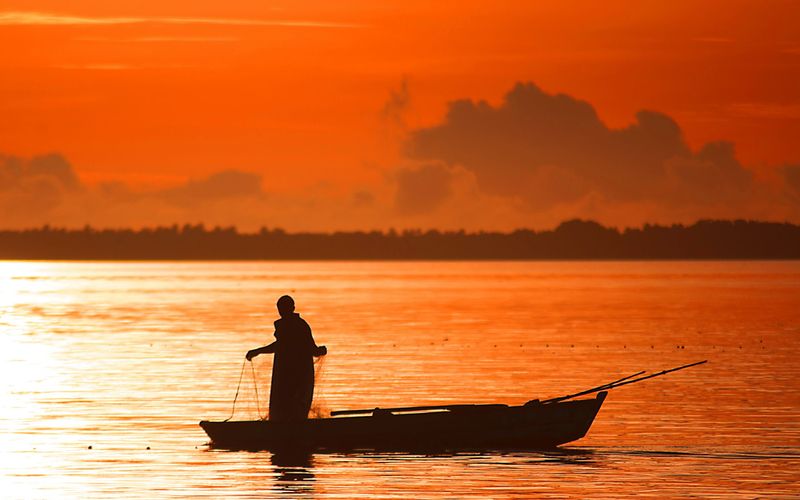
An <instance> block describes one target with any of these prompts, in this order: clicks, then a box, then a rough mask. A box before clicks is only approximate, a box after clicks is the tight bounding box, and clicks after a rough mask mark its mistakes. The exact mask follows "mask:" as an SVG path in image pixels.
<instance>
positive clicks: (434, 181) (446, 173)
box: [395, 164, 454, 215]
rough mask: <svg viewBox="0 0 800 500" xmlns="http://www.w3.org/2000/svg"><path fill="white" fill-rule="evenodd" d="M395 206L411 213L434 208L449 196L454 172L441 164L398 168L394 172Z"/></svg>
mask: <svg viewBox="0 0 800 500" xmlns="http://www.w3.org/2000/svg"><path fill="white" fill-rule="evenodd" d="M395 178H396V181H397V191H396V193H395V208H396V209H397V211H398V212H399V213H400V214H404V215H413V214H419V213H427V212H430V211H433V210H435V209H436V208H438V207H439V206H441V205H442V203H443V202H444V201H445V200H446V199H447V198H448V197H449V196H450V193H451V187H452V183H453V178H454V173H453V171H452V168H450V167H447V166H445V165H441V164H429V165H422V166H419V167H406V168H400V169H398V170H397V171H396V173H395Z"/></svg>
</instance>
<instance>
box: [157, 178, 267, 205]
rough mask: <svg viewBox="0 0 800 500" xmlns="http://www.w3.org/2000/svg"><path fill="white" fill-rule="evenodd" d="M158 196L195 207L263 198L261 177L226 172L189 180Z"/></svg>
mask: <svg viewBox="0 0 800 500" xmlns="http://www.w3.org/2000/svg"><path fill="white" fill-rule="evenodd" d="M156 194H157V196H160V197H163V198H164V199H166V200H168V201H170V202H172V203H175V204H178V205H193V204H196V203H197V202H198V200H203V201H205V202H209V201H219V200H227V199H232V198H241V197H245V198H246V197H252V198H261V197H263V196H264V191H262V189H261V176H260V175H258V174H253V173H249V172H239V171H236V170H226V171H223V172H217V173H215V174H212V175H210V176H208V177H206V178H204V179H197V180H189V181H188V182H187V183H186V184H184V185H182V186H179V187H176V188H172V189H167V190H164V191H161V192H158V193H156Z"/></svg>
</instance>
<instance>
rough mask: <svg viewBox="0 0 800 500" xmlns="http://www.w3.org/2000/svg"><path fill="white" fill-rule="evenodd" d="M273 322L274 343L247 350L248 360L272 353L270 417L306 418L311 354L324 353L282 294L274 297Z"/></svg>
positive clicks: (311, 379) (310, 394) (311, 378)
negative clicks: (277, 314) (276, 309)
mask: <svg viewBox="0 0 800 500" xmlns="http://www.w3.org/2000/svg"><path fill="white" fill-rule="evenodd" d="M278 313H279V314H280V315H281V318H280V319H279V320H276V321H275V339H276V340H275V342H273V343H271V344H269V345H266V346H264V347H259V348H257V349H251V350H249V351H247V356H246V357H247V360H248V361H250V360H252V359H253V358H254V357H256V356H258V355H259V354H265V353H275V361H274V363H273V365H272V385H271V388H270V394H269V419H270V420H303V419H306V418H308V412H309V410H310V409H311V401H312V399H313V398H314V357H315V356H324V355H326V354H327V353H328V349H327V348H326V347H325V346H317V344H316V343H315V342H314V337H313V336H312V335H311V327H310V326H308V323H306V321H305V320H304V319H303V318H301V317H300V315H299V314H297V313H296V312H294V299H292V298H291V297H290V296H288V295H284V296H283V297H281V298H280V299H278Z"/></svg>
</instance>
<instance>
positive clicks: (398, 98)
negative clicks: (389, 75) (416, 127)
mask: <svg viewBox="0 0 800 500" xmlns="http://www.w3.org/2000/svg"><path fill="white" fill-rule="evenodd" d="M410 103H411V95H410V94H409V91H408V79H406V78H403V80H402V81H401V82H400V88H398V89H397V90H392V91H391V92H390V93H389V99H388V100H387V101H386V103H385V104H384V105H383V109H382V110H381V116H382V117H383V118H384V119H385V120H388V121H390V122H391V123H393V124H395V125H398V126H400V127H402V128H405V119H404V117H403V115H404V114H405V112H406V111H407V110H408V107H409V104H410Z"/></svg>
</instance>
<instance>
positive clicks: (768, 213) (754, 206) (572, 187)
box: [0, 83, 800, 231]
mask: <svg viewBox="0 0 800 500" xmlns="http://www.w3.org/2000/svg"><path fill="white" fill-rule="evenodd" d="M408 103H409V92H408V87H407V85H406V84H405V83H404V84H403V86H402V87H401V89H400V91H398V92H396V93H394V94H393V95H392V97H391V99H390V101H389V103H387V106H386V109H384V110H383V111H382V113H383V114H384V115H388V116H389V117H390V118H391V119H392V120H395V121H398V122H402V120H403V118H402V111H403V110H404V109H405V108H407V107H408ZM403 152H404V155H405V158H406V161H405V165H403V166H401V167H397V168H395V169H393V170H392V171H390V172H388V175H387V176H386V179H387V182H386V183H385V185H374V186H369V187H366V188H365V186H362V187H360V188H359V189H358V190H356V191H354V192H350V193H339V194H336V195H334V194H331V193H330V192H326V191H325V190H324V189H322V190H317V191H314V190H311V191H307V192H306V193H304V194H299V195H292V196H290V195H278V194H276V193H271V192H270V191H269V187H268V186H267V187H266V189H265V188H264V186H263V185H262V178H261V176H260V175H258V174H254V173H248V172H241V171H235V170H227V171H221V172H218V173H215V174H212V175H209V176H207V177H202V178H195V179H191V180H189V181H187V182H185V183H184V184H182V185H179V186H174V187H171V188H167V189H153V190H134V189H131V188H130V187H129V186H127V185H125V184H122V183H108V184H102V185H99V186H87V185H85V184H83V183H82V182H81V181H80V179H79V178H78V176H77V175H76V173H75V171H74V170H73V168H72V166H71V165H70V164H69V162H68V161H67V159H66V158H64V157H63V156H61V155H59V154H48V155H42V156H36V157H33V158H29V159H23V158H18V157H13V156H3V155H2V154H0V215H1V216H2V220H0V228H23V227H34V226H41V225H43V224H50V225H52V226H64V227H76V226H77V227H80V226H83V225H84V224H91V225H93V226H96V227H122V226H131V227H142V226H148V225H150V226H154V225H161V224H171V223H178V224H184V223H195V224H196V223H200V222H202V223H205V224H207V225H236V226H238V227H239V228H241V229H244V230H255V229H258V228H259V227H262V226H268V227H284V228H286V229H289V230H294V231H297V230H338V229H350V230H352V229H373V228H374V229H386V228H389V227H397V228H409V227H436V228H441V229H460V228H464V229H468V230H479V229H489V230H496V229H500V230H509V229H513V228H519V227H533V228H544V227H555V226H556V225H558V223H560V222H561V221H564V220H567V219H573V218H576V217H582V218H591V219H595V220H598V221H599V222H602V223H604V224H607V225H617V226H620V225H623V226H624V225H629V226H630V225H635V226H638V225H640V224H642V223H645V222H656V223H672V222H681V223H690V222H693V221H695V220H698V219H705V218H728V219H738V218H749V219H762V220H777V221H783V220H787V221H792V222H798V221H800V166H798V165H794V166H792V165H789V166H783V167H780V168H776V169H774V170H773V172H774V174H775V175H774V179H772V180H771V181H767V180H764V179H759V178H757V177H756V176H755V175H754V174H753V172H752V171H751V170H750V169H748V168H746V167H745V166H743V165H742V164H741V163H740V162H739V161H738V160H737V158H736V156H735V152H734V147H733V144H731V143H728V142H712V143H708V144H706V145H704V146H702V147H701V148H699V149H698V150H692V149H691V148H690V147H689V146H688V145H687V143H686V141H685V140H684V138H683V135H682V132H681V129H680V127H679V126H678V124H677V123H675V121H674V120H672V119H671V118H670V117H669V116H666V115H664V114H662V113H657V112H653V111H641V112H639V113H638V114H637V115H636V117H635V121H634V122H633V123H632V124H630V125H629V126H627V127H624V128H618V129H615V128H610V127H608V126H606V125H605V124H604V123H603V122H602V121H601V120H600V119H599V117H598V115H597V113H596V112H595V110H594V108H593V107H592V106H591V105H590V104H589V103H587V102H585V101H581V100H578V99H575V98H573V97H571V96H568V95H564V94H548V93H546V92H544V91H542V90H541V89H539V88H538V87H537V86H535V85H534V84H532V83H525V84H518V85H516V86H515V87H514V88H513V89H512V90H511V91H510V92H509V93H508V94H507V95H506V96H505V98H504V99H503V101H502V102H501V103H500V104H499V105H492V104H489V103H487V102H485V101H477V102H476V101H471V100H459V101H455V102H453V103H451V104H450V106H449V110H448V112H447V115H446V116H445V118H444V120H443V121H442V123H440V124H438V125H436V126H432V127H428V128H421V129H416V130H411V131H410V132H408V134H407V136H406V139H405V143H404V149H403Z"/></svg>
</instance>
